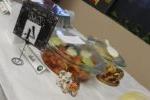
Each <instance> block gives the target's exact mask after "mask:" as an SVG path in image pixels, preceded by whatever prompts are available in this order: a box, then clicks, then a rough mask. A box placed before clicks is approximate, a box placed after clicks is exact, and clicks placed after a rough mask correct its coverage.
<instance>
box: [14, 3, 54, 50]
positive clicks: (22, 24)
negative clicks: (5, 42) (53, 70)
mask: <svg viewBox="0 0 150 100" xmlns="http://www.w3.org/2000/svg"><path fill="white" fill-rule="evenodd" d="M56 23H57V17H56V16H55V15H54V13H53V12H52V11H51V7H48V8H47V7H45V6H43V5H40V4H38V3H34V2H30V1H25V2H23V6H22V8H21V11H20V14H19V17H18V20H17V23H16V26H15V28H14V34H16V35H17V36H19V37H20V38H22V39H24V40H25V41H27V42H28V43H30V44H32V45H34V46H35V47H37V48H38V49H41V48H43V47H44V46H45V45H46V44H47V42H48V40H49V38H50V36H51V34H52V32H53V30H54V28H55V25H56Z"/></svg>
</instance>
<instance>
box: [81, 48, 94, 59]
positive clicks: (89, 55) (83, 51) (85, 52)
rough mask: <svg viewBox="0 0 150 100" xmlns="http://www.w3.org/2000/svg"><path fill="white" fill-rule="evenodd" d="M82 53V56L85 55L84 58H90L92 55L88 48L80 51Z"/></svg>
mask: <svg viewBox="0 0 150 100" xmlns="http://www.w3.org/2000/svg"><path fill="white" fill-rule="evenodd" d="M80 55H81V57H83V58H90V57H91V56H92V54H91V53H90V52H89V51H86V50H82V51H81V52H80Z"/></svg>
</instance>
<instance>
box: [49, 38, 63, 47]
mask: <svg viewBox="0 0 150 100" xmlns="http://www.w3.org/2000/svg"><path fill="white" fill-rule="evenodd" d="M49 43H50V44H51V43H53V44H54V45H56V46H59V45H61V44H62V41H61V40H60V39H59V38H58V37H55V36H54V37H51V39H50V41H49Z"/></svg>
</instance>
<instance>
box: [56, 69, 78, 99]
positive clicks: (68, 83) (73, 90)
mask: <svg viewBox="0 0 150 100" xmlns="http://www.w3.org/2000/svg"><path fill="white" fill-rule="evenodd" d="M56 84H57V85H58V86H59V87H60V88H61V90H62V92H63V93H65V94H66V93H69V94H71V96H73V97H75V96H76V95H77V92H78V90H79V84H78V83H76V82H74V81H73V80H72V73H70V72H66V71H64V70H62V71H60V72H59V75H58V80H57V83H56Z"/></svg>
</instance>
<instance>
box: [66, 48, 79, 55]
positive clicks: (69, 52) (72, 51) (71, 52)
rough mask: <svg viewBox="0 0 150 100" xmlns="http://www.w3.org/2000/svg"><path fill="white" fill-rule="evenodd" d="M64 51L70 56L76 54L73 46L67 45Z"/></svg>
mask: <svg viewBox="0 0 150 100" xmlns="http://www.w3.org/2000/svg"><path fill="white" fill-rule="evenodd" d="M66 52H67V54H69V55H71V56H77V51H76V50H75V49H74V48H73V47H69V48H68V49H67V50H66Z"/></svg>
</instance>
